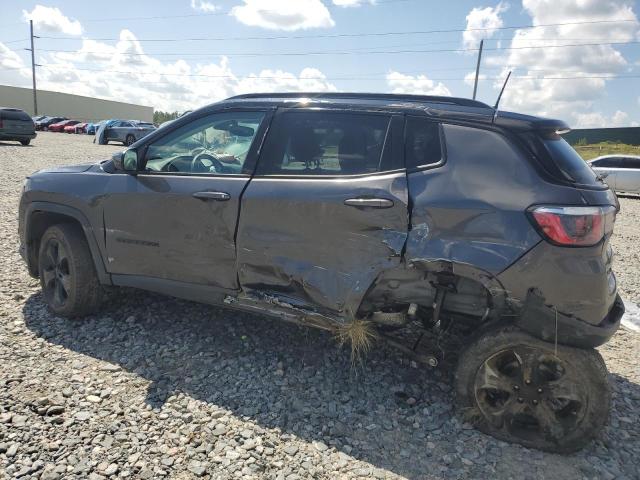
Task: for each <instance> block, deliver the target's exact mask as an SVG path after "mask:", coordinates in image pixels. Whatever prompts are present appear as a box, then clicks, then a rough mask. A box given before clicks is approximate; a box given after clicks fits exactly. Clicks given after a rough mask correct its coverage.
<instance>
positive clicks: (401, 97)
mask: <svg viewBox="0 0 640 480" xmlns="http://www.w3.org/2000/svg"><path fill="white" fill-rule="evenodd" d="M252 98H256V99H257V98H314V99H316V98H327V99H354V100H390V101H404V102H429V103H442V104H447V105H458V106H461V107H479V108H491V107H490V106H489V105H487V104H486V103H482V102H479V101H477V100H470V99H468V98H459V97H443V96H435V95H407V94H396V93H344V92H333V93H331V92H285V93H245V94H243V95H236V96H234V97H230V98H228V99H227V100H240V99H252Z"/></svg>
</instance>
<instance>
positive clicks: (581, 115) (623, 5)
mask: <svg viewBox="0 0 640 480" xmlns="http://www.w3.org/2000/svg"><path fill="white" fill-rule="evenodd" d="M522 4H523V7H524V9H525V11H526V12H527V13H528V14H529V15H530V16H531V20H532V24H533V25H548V24H558V23H564V24H565V25H556V26H541V27H538V28H532V29H521V30H516V31H515V32H514V35H513V39H512V40H511V43H510V45H509V46H510V47H512V48H513V49H512V50H510V51H509V52H508V53H507V54H506V55H488V56H487V58H486V63H485V64H486V65H493V66H501V67H504V69H503V71H502V73H501V74H500V75H498V76H497V77H498V78H499V79H498V80H496V81H495V82H494V85H493V87H494V89H495V90H496V91H497V90H499V89H500V88H501V87H502V82H503V80H502V79H503V78H504V77H505V75H506V72H507V71H508V70H510V69H515V71H514V75H513V76H512V78H511V80H510V81H509V85H508V86H507V89H506V91H505V94H504V98H503V101H502V105H503V108H505V109H512V110H517V111H519V112H522V113H530V114H536V115H543V116H552V117H559V118H564V119H566V120H569V121H572V120H574V121H575V122H576V123H577V124H580V125H594V124H603V125H604V124H606V122H611V121H612V119H611V118H606V117H605V116H603V115H602V114H600V113H598V112H595V111H594V110H593V108H594V102H595V101H597V100H598V99H601V98H604V97H605V96H606V87H607V84H608V80H607V77H609V76H613V75H616V74H619V73H621V72H623V71H625V69H626V68H627V67H628V62H627V60H626V59H625V58H624V56H623V55H622V53H621V52H620V51H619V50H617V49H616V48H615V47H616V46H615V45H605V43H608V42H627V41H632V40H634V39H635V38H636V36H637V35H638V34H639V33H640V23H639V22H638V19H637V17H636V15H635V13H634V12H633V2H632V1H631V0H563V1H559V0H523V2H522ZM622 19H628V20H632V21H630V22H617V20H622ZM602 20H611V21H612V22H608V23H580V24H577V23H576V22H594V21H602ZM570 39H588V41H574V40H570ZM567 43H590V44H591V43H602V44H601V45H588V46H580V47H561V48H553V46H554V45H556V46H557V45H566V44H567ZM531 46H545V47H547V48H526V47H531ZM523 77H524V78H523ZM554 77H578V78H572V79H568V80H559V79H556V78H554ZM591 77H604V78H591Z"/></svg>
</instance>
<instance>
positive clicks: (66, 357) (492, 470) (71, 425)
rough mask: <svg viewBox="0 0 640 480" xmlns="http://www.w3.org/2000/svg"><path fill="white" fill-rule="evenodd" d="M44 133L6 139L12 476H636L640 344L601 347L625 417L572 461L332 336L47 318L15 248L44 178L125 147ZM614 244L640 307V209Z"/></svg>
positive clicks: (150, 319) (390, 361) (3, 402)
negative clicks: (28, 194)
mask: <svg viewBox="0 0 640 480" xmlns="http://www.w3.org/2000/svg"><path fill="white" fill-rule="evenodd" d="M91 139H92V137H88V136H75V135H74V136H71V135H65V134H55V133H42V134H40V135H39V136H38V138H37V139H36V140H35V142H33V144H32V146H31V147H20V146H17V145H16V146H14V145H13V144H10V143H4V144H2V143H0V165H1V172H2V176H1V177H0V195H1V197H2V198H3V200H4V201H3V202H2V204H1V205H0V222H1V223H0V225H1V226H0V236H1V238H2V246H3V248H2V250H1V251H0V262H1V263H0V265H1V269H0V270H1V276H2V279H1V284H0V362H1V363H2V365H3V367H2V368H1V369H0V478H2V477H3V474H4V475H5V476H6V478H14V477H15V478H17V477H20V478H40V479H41V480H51V479H62V478H64V479H67V478H78V479H86V478H89V479H91V480H96V479H103V478H144V479H150V478H154V479H155V478H175V479H188V478H221V479H222V478H277V479H302V478H318V479H321V478H327V479H334V478H371V477H373V478H410V479H423V478H424V479H431V478H498V479H511V478H514V479H535V478H553V479H570V478H589V479H591V478H594V479H595V478H598V479H600V478H604V479H613V478H617V479H632V478H640V473H639V472H640V457H639V456H638V452H639V451H640V418H639V412H640V369H639V367H638V354H639V353H640V335H639V334H636V333H631V332H630V331H628V330H625V329H621V330H620V331H619V333H617V334H616V335H615V337H614V338H613V339H612V341H611V342H610V343H609V344H607V345H606V346H605V347H603V348H602V353H603V355H604V357H605V359H606V361H607V364H608V367H609V369H610V371H611V376H610V381H611V384H612V385H613V389H614V408H613V414H612V417H611V421H610V425H609V426H608V427H607V429H606V430H605V432H604V434H603V435H602V437H601V438H600V439H599V440H598V441H596V442H594V443H593V444H591V445H590V446H589V447H587V448H586V449H585V450H583V451H581V452H580V453H578V454H575V455H570V456H561V455H553V454H546V453H542V452H539V451H534V450H528V449H525V448H521V447H519V446H515V445H509V444H505V443H502V442H499V441H496V440H494V439H493V438H491V437H488V436H485V435H483V434H481V433H479V432H477V431H475V430H473V429H471V428H470V426H469V425H466V424H461V423H460V421H459V419H458V418H457V417H456V416H454V415H453V412H452V395H451V387H450V386H449V383H448V380H449V378H450V375H451V369H450V368H449V367H447V366H446V365H445V367H444V368H439V369H436V370H431V371H429V370H426V369H422V368H416V365H415V364H412V363H411V362H408V361H407V360H406V359H405V358H403V357H402V356H401V355H399V354H397V353H396V352H394V351H392V350H389V349H386V348H380V349H378V350H377V351H375V352H373V353H371V354H370V355H369V357H368V359H367V361H366V364H365V365H364V366H363V367H362V368H360V369H357V370H353V369H352V368H350V358H349V352H348V350H347V349H340V348H338V347H337V346H336V344H335V342H334V340H333V339H332V338H330V336H328V335H327V334H325V333H323V332H318V331H312V330H307V329H303V328H299V327H296V326H292V325H288V324H282V323H279V322H277V321H273V320H270V319H268V318H264V317H260V316H251V315H247V314H243V313H237V312H233V311H228V310H223V309H219V308H213V307H209V306H203V305H198V304H195V303H190V302H185V301H179V300H175V299H171V298H166V297H161V296H157V295H152V294H148V293H144V292H135V291H134V292H122V293H119V294H118V295H119V296H118V297H117V298H114V299H113V300H112V301H111V302H110V304H109V305H108V306H107V308H106V310H105V312H104V313H103V314H102V315H100V316H96V317H92V318H89V319H87V320H85V321H70V320H66V319H63V318H58V317H55V316H53V315H51V314H49V313H48V312H47V310H46V309H45V308H44V306H43V304H42V301H41V296H40V289H39V286H38V283H37V281H35V280H33V279H31V278H30V277H29V276H28V275H27V273H26V270H25V268H24V265H23V263H22V261H21V260H20V258H19V255H18V253H17V248H18V238H17V235H16V216H17V205H18V197H19V194H20V190H21V186H22V182H23V179H24V177H25V176H26V175H27V174H29V173H31V172H33V171H34V170H37V169H40V168H43V167H46V166H50V165H58V164H73V163H79V162H84V161H87V160H97V159H101V158H107V157H108V156H109V155H110V154H111V152H112V151H115V150H118V149H121V148H122V147H118V146H115V145H114V146H98V145H94V144H92V143H91ZM621 203H622V215H621V216H620V217H619V220H618V224H617V233H616V236H615V239H614V246H615V248H616V250H617V260H616V271H617V274H618V279H619V282H620V290H621V292H622V293H623V295H624V296H625V298H627V299H629V300H632V301H635V302H638V301H640V259H639V254H640V251H639V249H638V245H639V244H640V200H637V199H621Z"/></svg>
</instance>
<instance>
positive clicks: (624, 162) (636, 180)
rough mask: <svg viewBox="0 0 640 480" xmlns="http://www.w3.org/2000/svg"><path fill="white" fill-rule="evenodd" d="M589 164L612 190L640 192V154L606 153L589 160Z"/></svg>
mask: <svg viewBox="0 0 640 480" xmlns="http://www.w3.org/2000/svg"><path fill="white" fill-rule="evenodd" d="M589 165H591V168H593V170H594V171H595V172H596V173H597V174H598V175H600V176H601V177H602V178H603V179H604V180H605V182H607V184H608V185H609V187H611V189H612V190H614V191H616V192H627V193H640V156H638V155H604V156H602V157H598V158H594V159H593V160H589Z"/></svg>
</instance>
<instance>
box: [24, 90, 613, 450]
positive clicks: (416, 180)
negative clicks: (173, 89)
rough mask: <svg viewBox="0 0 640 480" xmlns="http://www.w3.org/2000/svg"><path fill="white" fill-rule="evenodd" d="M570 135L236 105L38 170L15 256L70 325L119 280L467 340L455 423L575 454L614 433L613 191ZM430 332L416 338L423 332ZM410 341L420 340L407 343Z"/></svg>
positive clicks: (290, 316) (457, 112)
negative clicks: (460, 420) (607, 355)
mask: <svg viewBox="0 0 640 480" xmlns="http://www.w3.org/2000/svg"><path fill="white" fill-rule="evenodd" d="M566 130H567V126H566V124H565V123H563V122H561V121H556V120H547V119H541V118H536V117H531V116H525V115H519V114H515V113H508V112H498V111H496V110H494V109H493V108H491V107H489V106H487V105H485V104H483V103H480V102H476V101H471V100H466V99H461V98H448V97H430V96H408V95H384V94H346V93H345V94H343V93H339V94H338V93H332V94H314V93H307V94H301V93H295V94H267V95H242V96H238V97H233V98H230V99H228V100H225V101H222V102H220V103H216V104H213V105H210V106H207V107H205V108H202V109H200V110H197V111H194V112H192V113H190V114H188V115H185V116H184V117H181V118H179V119H177V120H175V121H174V122H173V123H171V124H170V125H168V126H166V127H164V128H162V129H159V130H156V131H155V132H153V133H151V134H150V135H148V136H146V137H145V138H144V139H142V140H140V141H138V142H136V143H135V144H133V145H132V146H131V147H130V148H129V149H128V150H126V151H124V152H122V153H118V154H116V155H114V157H113V159H111V160H108V161H104V162H101V163H99V164H96V165H91V164H86V165H78V166H70V167H64V168H55V169H50V170H45V171H40V172H37V173H35V174H33V175H31V176H30V177H29V178H28V179H27V182H26V185H25V188H24V193H23V195H22V199H21V203H20V216H19V230H20V238H21V253H22V256H23V258H24V259H25V261H26V264H27V268H28V270H29V273H30V274H31V275H32V276H34V277H39V278H40V282H41V285H42V291H43V300H44V301H45V302H46V303H47V304H48V306H49V308H50V309H51V311H53V312H54V313H55V314H58V315H64V316H70V317H78V316H85V315H90V314H92V313H94V312H96V311H98V309H99V308H100V306H101V300H102V298H103V294H104V287H106V286H121V287H135V288H140V289H144V290H149V291H154V292H161V293H164V294H167V295H172V296H175V297H180V298H185V299H191V300H195V301H199V302H206V303H210V304H214V305H220V306H224V307H230V308H236V309H241V310H247V311H251V312H260V313H264V314H267V315H272V316H275V317H277V318H280V319H283V320H287V321H292V322H297V323H300V324H303V325H308V326H312V327H318V328H322V329H326V330H329V331H331V332H335V333H336V334H337V335H339V336H340V337H342V338H348V339H351V341H352V342H353V346H354V347H355V348H356V350H357V347H358V346H362V345H364V343H367V341H368V340H370V339H373V338H378V339H385V340H387V341H388V342H389V343H391V344H392V345H394V346H397V347H398V348H401V349H402V350H403V351H404V352H405V353H406V354H407V355H411V356H413V357H414V358H415V359H417V360H421V361H424V362H425V363H426V364H429V365H431V366H435V365H437V364H438V363H439V360H441V359H439V358H438V356H437V355H436V354H435V353H434V354H433V355H425V354H422V353H417V352H418V350H417V348H416V347H417V346H418V344H419V343H420V341H421V339H422V337H423V333H426V334H427V337H428V336H429V335H431V334H433V335H435V336H436V337H437V338H443V337H444V336H446V335H447V334H448V333H449V332H450V331H455V330H456V328H457V327H458V326H459V327H460V331H466V332H467V334H466V336H465V337H464V341H465V343H466V346H465V348H464V350H463V351H462V353H461V354H460V355H459V360H458V366H457V370H456V372H455V380H454V381H455V392H456V399H457V403H458V406H459V408H460V412H461V415H463V417H464V418H465V419H466V420H467V421H469V422H472V423H473V424H474V425H476V426H477V427H478V428H479V429H481V430H482V431H484V432H487V433H490V434H492V435H494V436H496V437H498V438H500V439H503V440H507V441H512V442H517V443H521V444H523V445H526V446H528V447H534V448H539V449H543V450H550V451H558V452H570V451H574V450H577V449H579V448H581V447H582V446H584V445H585V444H586V443H587V442H589V441H590V440H591V439H592V438H593V437H594V436H596V435H597V434H598V432H599V431H600V430H601V428H602V427H603V425H604V424H605V422H606V421H607V418H608V414H609V409H610V402H611V397H610V390H609V384H608V381H607V370H606V367H605V365H604V362H603V360H602V358H601V357H600V355H599V353H598V352H597V351H596V350H595V349H594V347H597V346H598V345H601V344H602V343H604V342H606V341H607V340H608V339H609V338H610V337H611V335H613V334H614V332H615V331H616V329H617V328H618V326H619V322H620V318H621V316H622V314H623V312H624V306H623V304H622V302H621V300H620V298H619V297H618V295H617V293H616V279H615V276H614V274H613V272H612V269H611V265H612V258H613V253H612V250H611V247H610V245H609V240H610V237H611V235H612V231H613V225H614V220H615V217H616V213H617V211H618V208H619V207H618V202H617V199H616V196H615V195H614V194H613V193H612V191H611V190H610V189H609V188H608V187H607V185H606V184H605V183H603V182H602V180H601V179H600V178H599V177H598V176H597V175H596V174H595V173H594V172H593V170H592V169H591V168H589V166H588V165H587V164H586V163H585V162H584V161H583V160H582V159H581V158H580V157H579V156H578V154H577V153H576V152H575V151H574V150H573V149H572V148H571V147H570V146H569V145H568V144H567V143H566V142H565V141H564V140H563V139H562V138H561V137H560V136H559V133H561V132H563V131H566ZM417 328H418V329H419V330H422V332H423V333H422V334H421V333H419V332H416V329H417ZM414 334H415V339H414V340H415V341H412V342H411V344H412V345H413V346H414V347H413V348H411V347H408V346H407V345H406V344H405V343H403V342H402V341H400V340H398V339H399V338H403V339H406V338H407V337H410V336H411V335H414Z"/></svg>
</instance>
